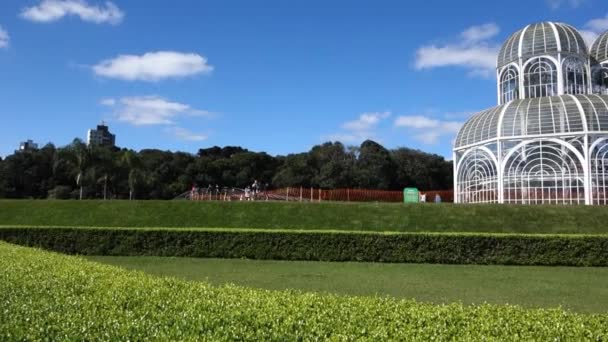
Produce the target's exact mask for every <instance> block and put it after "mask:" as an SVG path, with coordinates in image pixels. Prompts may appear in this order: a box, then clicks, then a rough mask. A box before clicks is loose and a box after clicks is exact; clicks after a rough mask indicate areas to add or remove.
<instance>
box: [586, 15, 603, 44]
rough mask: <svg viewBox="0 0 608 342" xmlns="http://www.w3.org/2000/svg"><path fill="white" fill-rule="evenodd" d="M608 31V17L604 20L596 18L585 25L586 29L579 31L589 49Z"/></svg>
mask: <svg viewBox="0 0 608 342" xmlns="http://www.w3.org/2000/svg"><path fill="white" fill-rule="evenodd" d="M606 30H608V15H606V16H605V17H603V18H596V19H591V20H589V21H588V22H587V23H586V24H585V25H584V29H582V30H579V32H580V33H581V35H582V36H583V39H585V42H586V43H587V45H588V46H589V47H591V45H593V43H594V42H595V40H596V39H597V37H599V35H600V34H602V33H604V31H606Z"/></svg>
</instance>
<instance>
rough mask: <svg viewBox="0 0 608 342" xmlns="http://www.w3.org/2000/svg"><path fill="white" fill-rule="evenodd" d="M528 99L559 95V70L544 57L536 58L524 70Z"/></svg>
mask: <svg viewBox="0 0 608 342" xmlns="http://www.w3.org/2000/svg"><path fill="white" fill-rule="evenodd" d="M524 90H525V96H526V98H532V97H544V96H555V95H557V68H556V66H555V63H553V62H552V61H551V60H550V59H548V58H544V57H537V58H534V59H533V60H532V61H530V63H528V64H527V65H526V67H525V69H524Z"/></svg>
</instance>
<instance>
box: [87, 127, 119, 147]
mask: <svg viewBox="0 0 608 342" xmlns="http://www.w3.org/2000/svg"><path fill="white" fill-rule="evenodd" d="M115 143H116V136H115V135H114V134H112V133H110V130H109V129H108V126H106V124H105V123H104V122H102V123H101V125H97V129H90V130H88V131H87V145H89V146H92V145H95V146H110V147H114V145H115Z"/></svg>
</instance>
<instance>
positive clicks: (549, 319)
mask: <svg viewBox="0 0 608 342" xmlns="http://www.w3.org/2000/svg"><path fill="white" fill-rule="evenodd" d="M0 270H1V271H0V303H1V304H2V306H1V309H0V340H2V341H149V340H154V341H197V340H200V341H321V340H323V341H325V340H331V341H355V340H356V341H429V340H434V341H435V340H440V341H448V340H449V341H453V340H458V341H494V340H496V341H505V340H522V341H584V340H588V341H603V340H605V339H606V338H608V315H606V314H599V315H585V314H576V313H571V312H568V311H563V310H561V309H548V310H546V309H533V310H526V309H522V308H520V307H517V306H510V305H505V306H502V305H501V306H498V305H487V304H485V305H476V306H464V305H462V304H450V305H432V304H424V303H417V302H415V301H411V300H395V299H391V298H380V297H346V296H337V295H331V294H315V293H302V292H299V291H266V290H257V289H247V288H242V287H238V286H231V285H229V286H222V287H213V286H210V285H209V284H207V283H204V282H191V281H184V280H179V279H175V278H160V277H154V276H150V275H147V274H143V273H140V272H133V271H127V270H124V269H120V268H117V267H112V266H106V265H101V264H97V263H93V262H88V261H86V260H82V259H80V258H75V257H70V256H65V255H58V254H55V253H48V252H43V251H39V250H34V249H28V248H22V247H17V246H11V245H9V244H6V243H1V242H0Z"/></svg>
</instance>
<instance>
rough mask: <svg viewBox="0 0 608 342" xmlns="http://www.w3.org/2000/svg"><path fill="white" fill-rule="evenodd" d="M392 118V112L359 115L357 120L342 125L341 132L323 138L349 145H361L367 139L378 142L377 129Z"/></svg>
mask: <svg viewBox="0 0 608 342" xmlns="http://www.w3.org/2000/svg"><path fill="white" fill-rule="evenodd" d="M390 116H391V113H390V112H372V113H363V114H361V115H359V117H358V118H357V119H356V120H352V121H348V122H346V123H344V124H343V125H342V130H343V131H341V132H338V133H334V134H329V135H325V136H323V137H321V138H322V139H323V140H331V141H340V142H343V143H347V144H355V143H360V142H362V141H364V140H366V139H373V140H376V141H377V140H378V139H377V137H376V132H375V130H376V127H377V126H378V124H379V123H380V122H381V121H382V120H384V119H386V118H388V117H390Z"/></svg>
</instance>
